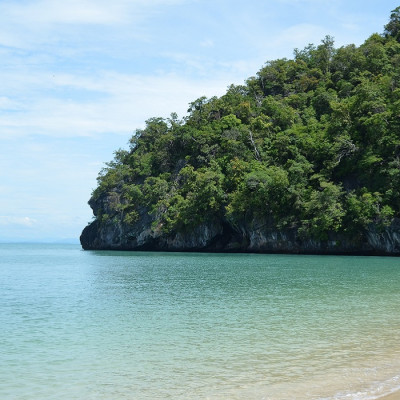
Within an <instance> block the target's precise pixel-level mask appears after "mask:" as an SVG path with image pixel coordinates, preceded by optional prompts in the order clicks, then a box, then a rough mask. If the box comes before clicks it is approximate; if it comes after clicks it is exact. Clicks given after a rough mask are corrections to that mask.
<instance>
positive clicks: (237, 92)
mask: <svg viewBox="0 0 400 400" xmlns="http://www.w3.org/2000/svg"><path fill="white" fill-rule="evenodd" d="M89 204H90V205H91V207H92V208H93V211H94V214H95V220H94V221H93V222H92V223H91V224H90V225H89V226H87V227H86V228H85V229H84V231H83V234H82V236H81V242H82V245H83V247H84V248H116V249H155V250H161V249H164V250H215V251H290V252H322V253H324V252H328V253H335V252H338V253H356V252H364V253H371V254H381V253H382V254H396V253H399V252H400V228H399V226H400V224H399V222H398V220H397V219H398V218H399V217H400V7H398V8H396V9H395V10H394V11H393V12H392V14H391V16H390V19H389V22H388V24H387V25H386V26H385V27H384V33H382V34H373V35H372V36H370V37H369V38H368V39H367V40H366V41H365V43H364V44H362V45H361V46H359V47H357V46H355V45H352V44H351V45H347V46H344V47H340V48H335V46H334V40H333V38H332V37H330V36H326V37H325V38H324V39H323V40H322V41H321V43H320V44H319V45H317V46H314V45H308V46H307V47H305V48H304V49H303V50H298V49H296V50H295V51H294V57H293V59H279V60H274V61H269V62H267V63H266V64H265V65H264V66H263V67H262V68H261V69H260V71H258V72H257V74H256V75H255V76H253V77H250V78H249V79H247V80H246V81H245V84H244V85H238V86H236V85H232V86H230V87H229V88H228V89H227V92H226V94H224V95H223V96H222V97H213V98H210V99H207V98H205V97H201V98H199V99H197V100H195V101H193V102H192V103H191V104H190V107H189V110H188V115H187V116H186V117H185V118H183V119H182V120H180V119H178V117H177V115H176V114H171V118H168V119H162V118H152V119H150V120H148V121H147V122H146V127H145V128H144V129H143V130H137V131H136V133H135V134H134V136H133V137H132V138H131V139H130V148H129V150H118V151H116V152H115V159H114V160H113V161H112V162H110V163H108V164H107V167H106V168H104V169H103V170H102V171H101V173H100V175H99V177H98V187H97V188H96V189H95V190H94V192H93V195H92V198H91V199H90V201H89Z"/></svg>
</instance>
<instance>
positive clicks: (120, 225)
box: [80, 198, 400, 255]
mask: <svg viewBox="0 0 400 400" xmlns="http://www.w3.org/2000/svg"><path fill="white" fill-rule="evenodd" d="M108 201H110V198H109V199H108ZM106 202H107V200H106V199H102V200H101V201H97V202H96V201H94V200H93V199H92V200H91V201H90V202H89V204H90V205H91V207H92V208H93V211H94V213H95V215H96V213H97V210H98V208H99V207H100V206H101V207H102V208H103V209H104V208H105V209H107V203H106ZM153 222H154V218H153V217H151V215H149V213H148V210H146V209H145V208H143V209H141V212H140V217H139V219H138V221H137V222H135V223H133V224H127V223H126V222H124V220H123V216H122V215H121V214H119V215H118V214H114V215H113V217H112V218H111V219H109V220H108V221H106V222H101V221H100V220H98V219H96V220H95V221H93V222H92V223H91V224H89V225H88V226H86V228H85V229H84V230H83V232H82V235H81V237H80V240H81V244H82V247H83V248H84V249H85V250H148V251H208V252H252V253H287V254H349V255H400V220H398V219H395V220H393V222H392V223H391V225H389V226H387V227H378V226H376V225H373V224H370V225H369V227H368V229H366V230H365V232H363V233H362V234H359V235H357V236H356V237H354V236H353V237H349V236H348V235H344V234H337V233H331V234H329V237H328V239H327V240H315V239H310V238H302V237H301V235H299V233H298V231H297V230H296V229H294V228H292V229H285V230H278V229H276V228H275V227H273V226H271V224H270V222H269V221H260V220H255V219H252V220H250V221H243V222H242V223H241V224H240V225H237V224H233V223H230V221H228V220H210V221H207V222H204V223H202V224H199V225H198V226H196V227H194V228H193V229H191V230H188V231H186V232H185V231H182V232H174V233H170V234H166V233H163V232H162V230H161V229H159V227H158V228H154V227H153Z"/></svg>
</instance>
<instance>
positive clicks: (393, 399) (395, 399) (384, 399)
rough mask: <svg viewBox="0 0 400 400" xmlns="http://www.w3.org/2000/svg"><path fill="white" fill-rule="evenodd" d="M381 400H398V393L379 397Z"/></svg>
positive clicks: (399, 396)
mask: <svg viewBox="0 0 400 400" xmlns="http://www.w3.org/2000/svg"><path fill="white" fill-rule="evenodd" d="M380 399H381V400H400V391H398V392H395V393H392V394H389V395H388V396H385V397H381V398H380Z"/></svg>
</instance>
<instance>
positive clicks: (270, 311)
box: [0, 244, 400, 400]
mask: <svg viewBox="0 0 400 400" xmlns="http://www.w3.org/2000/svg"><path fill="white" fill-rule="evenodd" d="M0 327H1V329H0V377H1V378H0V398H1V399H7V400H8V399H24V400H30V399H41V400H42V399H69V400H70V399H96V400H97V399H115V400H120V399H269V400H280V399H300V400H301V399H325V400H327V399H353V400H354V399H356V400H364V399H375V398H378V397H379V396H381V395H383V394H386V393H389V392H391V391H392V390H395V389H398V388H399V387H400V259H399V258H381V257H329V256H325V257H324V256H322V257H320V256H285V255H243V254H235V255H222V254H188V253H186V254H178V253H145V252H143V253H129V252H100V251H99V252H96V251H93V252H89V251H82V250H80V247H79V246H75V245H27V244H23V245H19V244H11V245H9V244H7V245H6V244H0Z"/></svg>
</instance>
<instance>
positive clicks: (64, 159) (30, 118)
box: [0, 0, 400, 241]
mask: <svg viewBox="0 0 400 400" xmlns="http://www.w3.org/2000/svg"><path fill="white" fill-rule="evenodd" d="M398 5H400V3H399V2H398V1H397V2H396V1H389V0H380V1H376V0H374V1H372V0H363V1H358V0H355V1H350V0H347V1H344V0H343V1H342V0H329V1H325V0H264V1H261V0H247V1H236V0H113V1H109V0H107V1H103V0H63V1H62V2H61V1H55V0H36V1H27V0H12V1H7V0H0V57H1V64H0V82H1V85H0V241H17V240H23V241H26V240H27V241H57V240H62V239H65V238H78V237H79V235H80V232H81V230H82V228H83V227H84V226H85V225H86V224H87V223H88V222H89V221H90V220H91V218H92V213H91V209H90V208H89V206H88V205H87V201H88V199H89V197H90V194H91V192H92V190H93V189H94V188H95V186H96V177H97V174H98V172H99V171H100V169H101V168H102V166H103V165H104V163H105V162H107V161H110V160H111V159H112V157H113V152H114V151H115V150H117V149H118V148H121V147H122V148H126V147H127V142H128V140H129V137H130V136H131V135H132V133H133V132H134V131H135V130H136V129H137V128H141V127H143V126H144V122H145V120H146V119H148V118H151V117H158V116H161V117H168V116H169V115H170V113H171V112H177V113H178V115H179V117H183V116H184V115H185V114H186V111H187V108H188V104H189V103H190V102H191V101H193V100H195V99H197V98H198V97H201V96H203V95H205V96H207V97H211V96H214V95H217V96H218V95H222V94H223V93H224V92H225V90H226V88H227V86H228V85H230V84H231V83H235V84H241V83H243V82H244V80H245V79H246V78H248V77H250V76H252V75H255V74H256V72H257V71H258V70H259V69H260V68H261V66H262V65H263V64H264V63H265V62H266V61H268V60H273V59H276V58H281V57H287V58H291V57H292V54H293V49H294V48H300V49H301V48H303V47H305V46H306V45H307V44H309V43H314V44H318V43H319V42H320V40H321V39H323V38H324V36H325V35H331V36H333V37H334V38H335V43H336V46H337V47H340V46H342V45H345V44H349V43H355V44H356V45H360V44H361V43H362V42H363V41H364V40H365V39H366V38H367V37H368V36H370V35H371V34H372V33H375V32H378V33H382V32H383V26H384V25H385V24H386V23H387V21H388V18H389V16H390V11H391V10H393V9H394V8H396V7H397V6H398Z"/></svg>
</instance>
